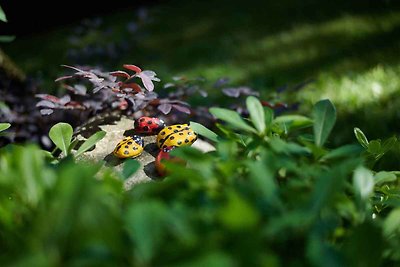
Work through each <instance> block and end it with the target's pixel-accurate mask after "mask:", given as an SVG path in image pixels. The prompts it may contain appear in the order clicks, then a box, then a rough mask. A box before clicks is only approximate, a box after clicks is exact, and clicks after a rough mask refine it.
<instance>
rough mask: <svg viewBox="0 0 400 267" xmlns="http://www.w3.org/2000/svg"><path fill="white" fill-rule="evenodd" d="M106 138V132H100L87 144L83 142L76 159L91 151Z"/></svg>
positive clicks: (91, 137) (89, 139)
mask: <svg viewBox="0 0 400 267" xmlns="http://www.w3.org/2000/svg"><path fill="white" fill-rule="evenodd" d="M104 136H106V132H104V131H98V132H97V133H95V134H93V135H92V136H90V137H89V138H88V139H87V140H86V141H85V142H83V144H82V145H81V146H80V147H79V149H78V150H77V151H76V153H75V157H78V156H79V155H81V154H82V153H84V152H86V151H88V150H89V149H91V148H92V147H93V146H94V145H95V144H96V143H97V142H98V141H100V140H101V139H103V138H104Z"/></svg>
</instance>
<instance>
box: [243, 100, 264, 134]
mask: <svg viewBox="0 0 400 267" xmlns="http://www.w3.org/2000/svg"><path fill="white" fill-rule="evenodd" d="M246 107H247V109H248V111H249V113H250V119H251V121H252V123H253V125H254V127H256V129H257V130H258V132H259V133H260V134H263V133H264V132H265V113H264V108H263V106H262V105H261V103H260V101H259V100H258V99H257V98H256V97H254V96H249V97H247V99H246Z"/></svg>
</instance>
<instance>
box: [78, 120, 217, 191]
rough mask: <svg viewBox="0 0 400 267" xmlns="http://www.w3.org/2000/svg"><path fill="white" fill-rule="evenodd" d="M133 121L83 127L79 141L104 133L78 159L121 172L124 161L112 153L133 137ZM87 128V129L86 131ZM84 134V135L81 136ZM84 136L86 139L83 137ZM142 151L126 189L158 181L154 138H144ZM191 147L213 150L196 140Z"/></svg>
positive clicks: (127, 181) (79, 134) (209, 145)
mask: <svg viewBox="0 0 400 267" xmlns="http://www.w3.org/2000/svg"><path fill="white" fill-rule="evenodd" d="M133 122H134V121H133V120H132V119H128V118H127V117H122V118H120V119H119V120H117V121H114V122H113V123H110V122H104V124H103V125H102V124H101V122H100V123H98V124H96V125H95V126H93V125H91V126H86V127H85V126H84V127H82V128H81V129H80V132H81V133H78V135H77V137H78V139H79V140H85V139H86V138H87V137H88V136H90V135H91V134H94V133H95V132H96V131H98V130H103V131H105V132H106V135H105V137H104V138H103V139H102V140H100V141H99V142H98V143H97V144H96V146H95V148H94V149H93V150H91V151H87V152H85V153H83V154H82V155H81V156H80V158H81V159H82V160H89V161H96V162H97V161H102V160H103V161H105V164H106V166H111V167H114V168H115V169H116V170H117V171H122V166H123V162H124V160H121V159H118V158H117V157H115V156H114V155H113V154H112V152H113V150H114V148H115V146H116V145H117V143H118V142H119V141H120V140H121V139H123V138H124V137H125V136H129V135H133V134H134V131H133ZM87 128H89V129H87ZM84 132H85V134H83V133H84ZM84 136H86V138H85V137H84ZM144 144H145V145H144V151H143V153H142V154H141V155H140V156H139V157H137V158H135V159H136V160H137V161H139V163H140V165H141V167H140V169H139V170H138V171H137V172H136V173H135V174H133V175H132V176H131V177H129V178H128V179H127V180H126V182H125V187H126V188H127V189H129V188H131V187H132V186H134V185H135V184H138V183H144V182H149V181H153V180H157V179H160V177H159V176H158V175H157V173H156V170H155V164H154V160H155V157H156V156H157V154H158V151H159V149H158V147H157V145H156V136H144ZM192 147H195V148H197V149H199V150H201V151H203V152H209V151H212V150H214V149H215V148H214V147H213V146H212V145H211V144H209V143H207V142H205V141H203V140H200V139H198V140H197V141H196V142H195V143H194V144H193V145H192Z"/></svg>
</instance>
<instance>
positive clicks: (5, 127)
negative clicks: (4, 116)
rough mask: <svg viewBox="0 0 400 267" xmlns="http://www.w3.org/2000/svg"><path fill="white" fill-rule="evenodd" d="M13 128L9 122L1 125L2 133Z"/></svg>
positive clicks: (0, 130)
mask: <svg viewBox="0 0 400 267" xmlns="http://www.w3.org/2000/svg"><path fill="white" fill-rule="evenodd" d="M10 127H11V124H9V123H7V122H3V123H0V132H2V131H5V130H7V129H8V128H10Z"/></svg>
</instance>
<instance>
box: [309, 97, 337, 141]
mask: <svg viewBox="0 0 400 267" xmlns="http://www.w3.org/2000/svg"><path fill="white" fill-rule="evenodd" d="M313 118H314V141H315V144H316V145H317V146H323V144H324V143H325V141H326V139H327V138H328V136H329V134H330V132H331V131H332V128H333V126H334V125H335V122H336V109H335V106H334V105H333V104H332V102H331V101H330V100H328V99H324V100H321V101H319V102H317V103H316V104H315V106H314V109H313Z"/></svg>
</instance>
